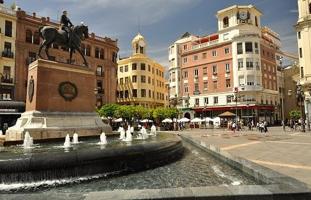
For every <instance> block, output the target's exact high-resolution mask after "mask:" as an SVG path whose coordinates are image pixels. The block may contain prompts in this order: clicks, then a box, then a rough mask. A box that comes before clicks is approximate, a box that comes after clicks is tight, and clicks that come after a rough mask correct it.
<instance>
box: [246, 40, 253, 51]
mask: <svg viewBox="0 0 311 200" xmlns="http://www.w3.org/2000/svg"><path fill="white" fill-rule="evenodd" d="M245 52H246V53H253V43H251V42H245Z"/></svg>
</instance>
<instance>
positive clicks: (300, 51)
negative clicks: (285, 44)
mask: <svg viewBox="0 0 311 200" xmlns="http://www.w3.org/2000/svg"><path fill="white" fill-rule="evenodd" d="M299 57H300V58H302V48H299Z"/></svg>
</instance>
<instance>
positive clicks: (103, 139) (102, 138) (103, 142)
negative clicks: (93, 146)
mask: <svg viewBox="0 0 311 200" xmlns="http://www.w3.org/2000/svg"><path fill="white" fill-rule="evenodd" d="M99 144H101V145H105V144H107V137H106V134H105V133H104V132H102V133H101V134H100V142H99Z"/></svg>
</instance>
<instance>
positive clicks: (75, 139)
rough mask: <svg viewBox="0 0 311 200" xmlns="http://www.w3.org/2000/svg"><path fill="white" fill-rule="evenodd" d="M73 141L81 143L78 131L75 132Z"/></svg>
mask: <svg viewBox="0 0 311 200" xmlns="http://www.w3.org/2000/svg"><path fill="white" fill-rule="evenodd" d="M72 143H73V144H78V143H79V136H78V133H74V134H73V137H72Z"/></svg>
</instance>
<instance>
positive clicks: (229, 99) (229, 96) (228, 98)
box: [227, 95, 232, 103]
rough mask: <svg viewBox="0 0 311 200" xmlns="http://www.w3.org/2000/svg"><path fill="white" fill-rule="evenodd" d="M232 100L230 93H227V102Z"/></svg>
mask: <svg viewBox="0 0 311 200" xmlns="http://www.w3.org/2000/svg"><path fill="white" fill-rule="evenodd" d="M231 102H232V95H228V96H227V103H231Z"/></svg>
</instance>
